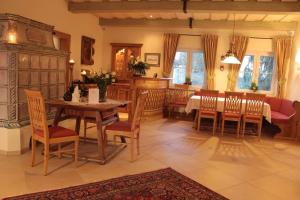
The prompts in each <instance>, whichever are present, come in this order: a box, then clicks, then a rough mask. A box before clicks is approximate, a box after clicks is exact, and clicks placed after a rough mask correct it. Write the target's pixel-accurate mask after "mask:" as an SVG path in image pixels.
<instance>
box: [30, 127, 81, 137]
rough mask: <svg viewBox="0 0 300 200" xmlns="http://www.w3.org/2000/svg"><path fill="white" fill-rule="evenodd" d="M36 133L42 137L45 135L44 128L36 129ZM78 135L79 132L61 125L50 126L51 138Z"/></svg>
mask: <svg viewBox="0 0 300 200" xmlns="http://www.w3.org/2000/svg"><path fill="white" fill-rule="evenodd" d="M35 134H37V135H38V136H40V137H44V132H43V131H42V130H36V131H35ZM76 135H77V133H76V132H75V131H73V130H71V129H67V128H64V127H61V126H55V127H49V138H60V137H68V136H76Z"/></svg>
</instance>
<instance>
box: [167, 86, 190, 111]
mask: <svg viewBox="0 0 300 200" xmlns="http://www.w3.org/2000/svg"><path fill="white" fill-rule="evenodd" d="M188 100H189V91H188V90H186V89H182V88H180V89H178V88H169V89H168V92H167V102H166V104H167V107H168V111H169V117H171V113H174V110H175V108H177V109H178V108H185V107H186V105H187V102H188Z"/></svg>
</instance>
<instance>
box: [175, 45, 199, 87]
mask: <svg viewBox="0 0 300 200" xmlns="http://www.w3.org/2000/svg"><path fill="white" fill-rule="evenodd" d="M204 73H205V65H204V55H203V52H201V51H192V50H190V51H177V52H176V55H175V59H174V63H173V84H183V83H185V82H186V77H189V78H190V79H191V82H192V85H193V86H198V87H202V86H203V83H204Z"/></svg>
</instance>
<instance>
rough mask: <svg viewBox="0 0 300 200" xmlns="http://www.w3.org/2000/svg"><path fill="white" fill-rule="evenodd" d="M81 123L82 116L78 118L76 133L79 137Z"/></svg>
mask: <svg viewBox="0 0 300 200" xmlns="http://www.w3.org/2000/svg"><path fill="white" fill-rule="evenodd" d="M80 122H81V117H80V116H78V117H76V125H75V132H76V133H77V134H78V135H79V132H80Z"/></svg>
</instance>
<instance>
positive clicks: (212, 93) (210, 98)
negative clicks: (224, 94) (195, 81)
mask: <svg viewBox="0 0 300 200" xmlns="http://www.w3.org/2000/svg"><path fill="white" fill-rule="evenodd" d="M218 95H219V91H218V90H204V89H201V91H200V107H199V111H198V125H197V127H198V131H199V130H200V124H201V118H209V119H212V120H213V135H214V134H215V130H216V124H217V116H218V113H217V103H218Z"/></svg>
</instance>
